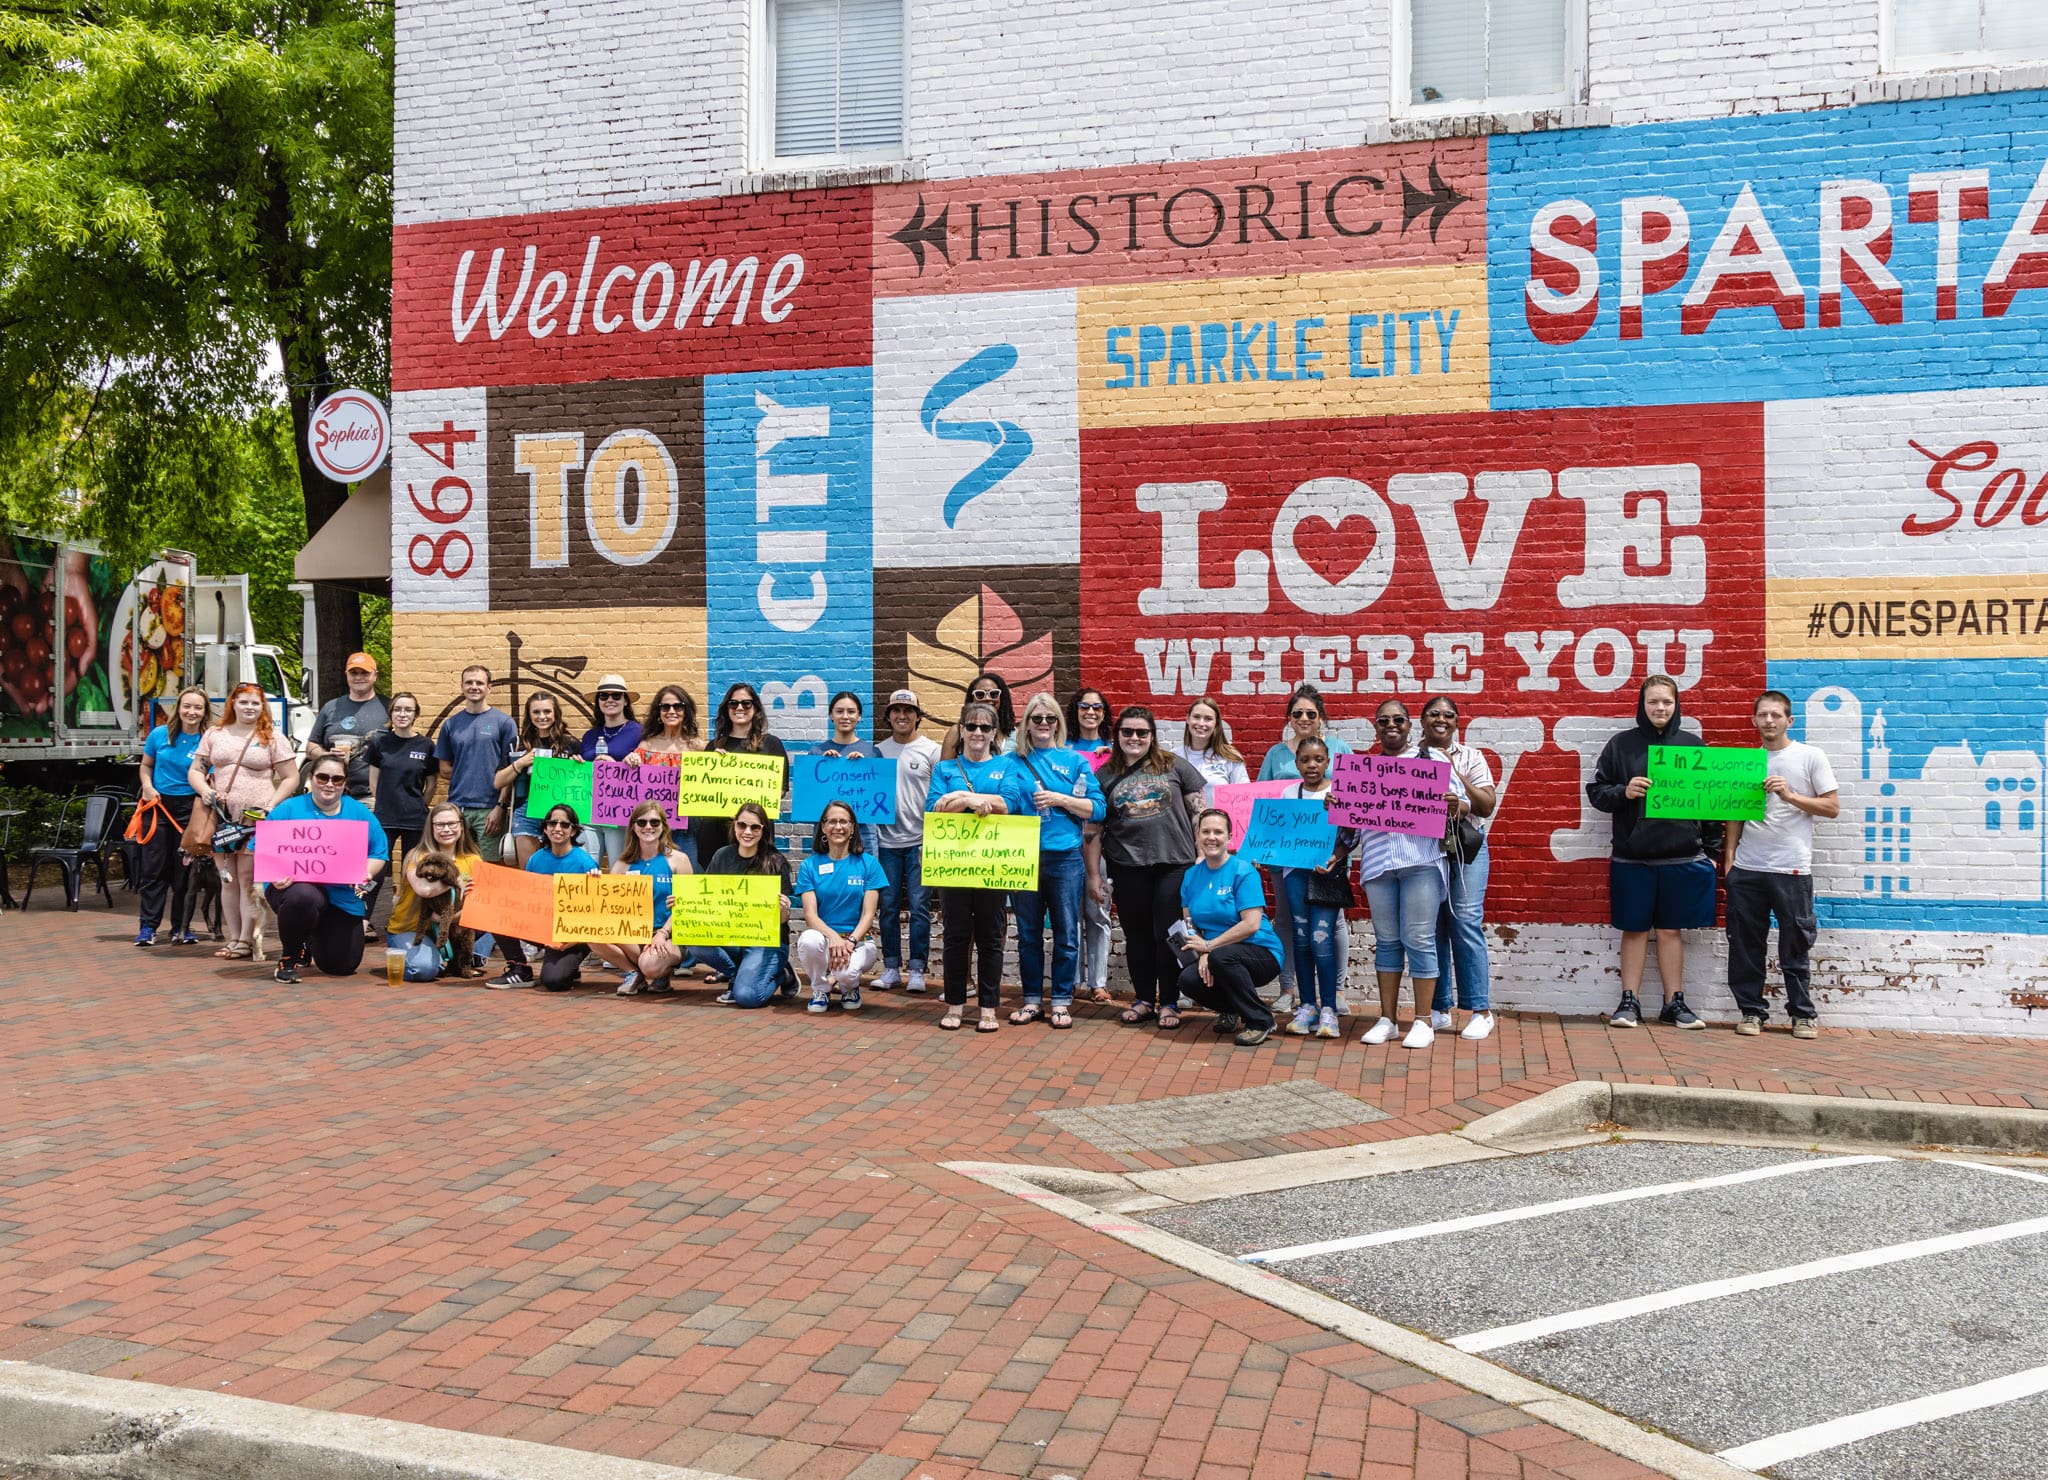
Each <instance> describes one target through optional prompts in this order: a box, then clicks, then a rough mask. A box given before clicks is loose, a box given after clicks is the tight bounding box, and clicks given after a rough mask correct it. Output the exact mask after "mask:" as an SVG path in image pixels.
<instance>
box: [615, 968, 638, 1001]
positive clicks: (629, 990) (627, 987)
mask: <svg viewBox="0 0 2048 1480" xmlns="http://www.w3.org/2000/svg"><path fill="white" fill-rule="evenodd" d="M639 990H640V973H639V972H637V971H629V972H627V973H626V974H625V976H624V977H623V978H622V979H621V980H620V982H619V995H620V996H621V997H631V996H633V995H634V994H635V993H637V992H638V991H639Z"/></svg>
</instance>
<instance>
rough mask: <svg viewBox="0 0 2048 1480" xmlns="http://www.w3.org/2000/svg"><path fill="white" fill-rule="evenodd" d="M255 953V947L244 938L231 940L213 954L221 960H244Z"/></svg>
mask: <svg viewBox="0 0 2048 1480" xmlns="http://www.w3.org/2000/svg"><path fill="white" fill-rule="evenodd" d="M255 953H256V948H255V947H254V946H252V945H251V944H249V942H248V941H246V940H231V941H229V942H228V943H227V944H226V945H224V946H222V947H221V948H220V949H219V950H217V951H215V952H214V953H213V954H214V955H215V957H217V958H218V959H220V960H222V961H246V960H248V959H249V958H250V957H251V956H252V955H254V954H255Z"/></svg>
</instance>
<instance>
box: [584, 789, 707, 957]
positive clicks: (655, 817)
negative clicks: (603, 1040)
mask: <svg viewBox="0 0 2048 1480" xmlns="http://www.w3.org/2000/svg"><path fill="white" fill-rule="evenodd" d="M612 872H613V873H615V874H644V875H646V876H647V877H648V878H650V879H652V880H653V881H654V935H653V938H652V939H650V940H649V941H648V942H647V944H646V945H644V946H618V945H597V946H592V947H591V948H590V951H591V954H592V955H594V956H596V957H598V959H600V960H603V961H609V962H611V963H612V965H614V966H616V967H618V968H619V969H620V970H621V971H623V972H625V973H626V977H625V980H624V981H622V982H620V983H619V995H620V996H621V997H630V996H632V995H633V994H634V993H635V992H640V991H648V992H673V991H674V990H675V986H674V984H673V983H672V982H670V980H669V977H670V976H672V975H673V974H674V972H675V969H676V963H678V962H679V961H681V960H682V959H683V951H682V947H681V946H678V945H676V944H675V943H674V942H673V941H671V940H670V939H669V929H668V921H669V915H670V913H671V912H672V911H673V910H674V908H675V893H676V883H675V881H676V875H678V874H687V873H689V872H691V869H690V856H689V855H688V854H687V853H685V852H683V850H682V849H680V848H678V847H677V846H676V840H675V834H673V833H671V832H670V831H669V827H668V815H667V813H666V811H665V810H664V809H663V807H662V805H661V803H660V802H642V803H641V804H640V805H639V806H637V807H635V808H634V809H633V815H632V816H631V817H629V818H627V819H626V841H625V843H624V845H623V847H622V848H621V850H620V854H619V859H618V861H617V862H616V863H614V864H613V865H612Z"/></svg>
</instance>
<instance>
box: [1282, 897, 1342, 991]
mask: <svg viewBox="0 0 2048 1480" xmlns="http://www.w3.org/2000/svg"><path fill="white" fill-rule="evenodd" d="M1308 876H1309V870H1308V869H1305V868H1290V869H1283V870H1281V874H1280V881H1281V884H1282V886H1283V887H1284V888H1285V889H1286V891H1287V922H1288V924H1289V925H1290V926H1292V927H1293V934H1294V978H1295V992H1296V994H1297V996H1298V998H1299V1000H1300V1002H1301V1005H1302V1006H1303V1007H1316V1008H1328V1009H1329V1010H1330V1011H1331V1012H1335V1011H1336V1010H1337V993H1338V991H1339V989H1340V988H1342V987H1343V985H1344V963H1343V960H1342V958H1341V957H1340V956H1339V955H1338V950H1337V943H1338V929H1337V925H1338V921H1339V920H1340V919H1341V918H1342V912H1341V911H1340V910H1338V908H1337V907H1336V906H1335V905H1329V904H1310V903H1309V900H1308Z"/></svg>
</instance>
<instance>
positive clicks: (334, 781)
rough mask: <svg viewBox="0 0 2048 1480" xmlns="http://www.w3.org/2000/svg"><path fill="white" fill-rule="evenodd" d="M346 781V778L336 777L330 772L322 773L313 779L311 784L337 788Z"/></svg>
mask: <svg viewBox="0 0 2048 1480" xmlns="http://www.w3.org/2000/svg"><path fill="white" fill-rule="evenodd" d="M347 779H348V778H347V777H346V776H336V775H334V774H333V773H332V772H323V773H321V774H320V775H318V776H315V777H314V778H313V784H314V785H315V786H339V785H341V783H342V782H344V781H346V780H347Z"/></svg>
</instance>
